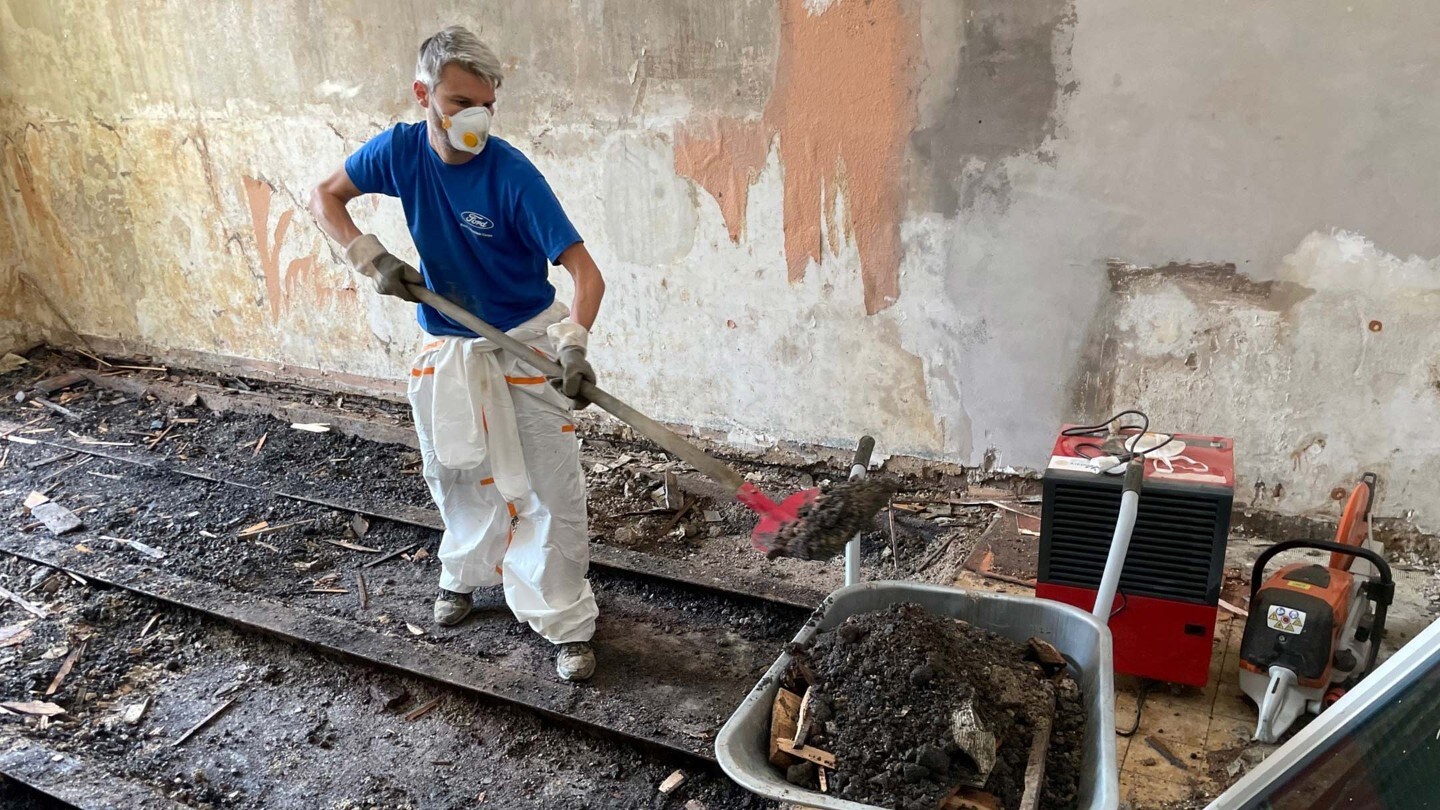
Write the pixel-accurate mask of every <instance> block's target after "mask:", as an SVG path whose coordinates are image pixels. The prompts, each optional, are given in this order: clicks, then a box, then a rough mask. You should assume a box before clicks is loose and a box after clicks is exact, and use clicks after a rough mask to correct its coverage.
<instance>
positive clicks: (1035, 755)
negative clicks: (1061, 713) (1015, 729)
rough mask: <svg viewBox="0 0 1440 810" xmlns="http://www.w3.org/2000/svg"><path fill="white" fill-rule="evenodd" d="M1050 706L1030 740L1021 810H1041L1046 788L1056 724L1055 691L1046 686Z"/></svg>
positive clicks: (1042, 714)
mask: <svg viewBox="0 0 1440 810" xmlns="http://www.w3.org/2000/svg"><path fill="white" fill-rule="evenodd" d="M1046 692H1047V694H1048V695H1049V705H1048V706H1042V707H1041V710H1040V712H1039V717H1038V718H1037V719H1036V721H1035V730H1034V732H1033V733H1032V736H1031V738H1030V759H1029V760H1028V761H1027V762H1026V764H1025V790H1024V792H1023V793H1021V794H1020V810H1040V794H1041V793H1042V792H1043V789H1044V787H1045V758H1046V756H1047V755H1048V754H1049V752H1050V733H1051V731H1052V730H1053V729H1054V723H1055V690H1054V689H1052V688H1050V686H1049V685H1048V684H1046Z"/></svg>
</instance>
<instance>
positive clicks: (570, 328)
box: [545, 321, 595, 411]
mask: <svg viewBox="0 0 1440 810" xmlns="http://www.w3.org/2000/svg"><path fill="white" fill-rule="evenodd" d="M545 331H546V333H547V334H548V335H549V336H550V340H551V341H553V342H554V343H555V347H556V352H557V354H558V355H559V358H558V359H559V360H560V376H559V377H557V378H555V379H553V380H551V381H550V384H551V385H553V386H554V387H555V390H556V391H559V392H560V393H561V394H563V395H564V396H565V397H566V398H567V399H569V400H571V401H572V402H574V403H575V405H574V407H575V410H577V411H578V410H583V409H585V408H587V407H589V405H590V400H588V399H585V397H583V396H581V395H580V386H581V384H583V383H587V382H588V383H591V384H594V382H595V369H594V368H593V367H591V365H590V361H589V360H587V359H586V358H585V351H586V348H585V347H586V343H588V342H589V337H590V333H589V332H588V331H586V329H585V327H583V326H581V325H580V324H578V323H575V322H573V321H561V322H560V323H557V324H552V325H551V326H550V327H549V328H547V329H546V330H545Z"/></svg>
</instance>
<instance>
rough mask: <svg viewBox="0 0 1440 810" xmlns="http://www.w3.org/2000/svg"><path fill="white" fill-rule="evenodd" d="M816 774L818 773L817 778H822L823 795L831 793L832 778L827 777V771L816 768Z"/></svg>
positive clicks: (821, 788)
mask: <svg viewBox="0 0 1440 810" xmlns="http://www.w3.org/2000/svg"><path fill="white" fill-rule="evenodd" d="M815 773H816V775H817V776H819V777H820V792H821V793H829V792H830V777H829V776H827V775H826V772H825V769H824V768H816V769H815Z"/></svg>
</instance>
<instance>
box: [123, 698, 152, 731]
mask: <svg viewBox="0 0 1440 810" xmlns="http://www.w3.org/2000/svg"><path fill="white" fill-rule="evenodd" d="M149 708H150V696H149V695H146V696H145V697H143V698H141V699H140V702H139V703H132V704H130V705H129V706H126V707H125V713H124V714H122V715H121V716H120V719H121V721H122V722H124V723H125V725H127V726H138V725H140V720H141V719H142V718H144V717H145V710H146V709H149Z"/></svg>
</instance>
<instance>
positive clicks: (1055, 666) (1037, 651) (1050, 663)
mask: <svg viewBox="0 0 1440 810" xmlns="http://www.w3.org/2000/svg"><path fill="white" fill-rule="evenodd" d="M1026 644H1027V646H1028V651H1027V655H1026V657H1027V658H1029V659H1030V660H1032V661H1034V662H1035V663H1037V664H1039V665H1040V667H1041V668H1042V669H1044V670H1045V674H1046V675H1048V676H1050V677H1052V678H1053V677H1055V675H1056V674H1058V673H1060V672H1063V671H1064V670H1065V667H1067V666H1068V665H1069V664H1068V663H1067V662H1066V661H1065V656H1063V655H1061V654H1060V651H1059V650H1058V649H1056V648H1055V645H1054V644H1051V643H1050V642H1048V641H1046V640H1045V639H1043V638H1040V637H1039V636H1031V638H1030V640H1029V641H1027V642H1026Z"/></svg>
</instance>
